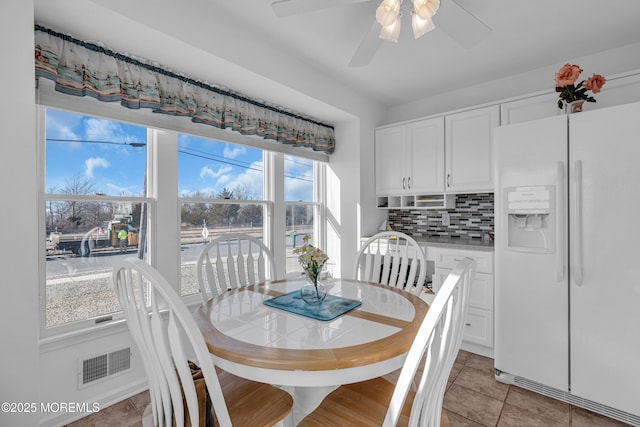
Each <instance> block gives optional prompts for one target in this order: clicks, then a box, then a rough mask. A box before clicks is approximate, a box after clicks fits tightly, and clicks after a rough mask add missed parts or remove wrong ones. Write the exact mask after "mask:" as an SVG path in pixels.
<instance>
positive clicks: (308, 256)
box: [293, 235, 329, 304]
mask: <svg viewBox="0 0 640 427" xmlns="http://www.w3.org/2000/svg"><path fill="white" fill-rule="evenodd" d="M303 240H304V245H302V246H300V247H298V248H295V249H294V250H293V253H294V254H296V255H297V256H298V262H299V263H300V265H301V266H302V269H303V270H304V274H305V276H306V279H307V284H306V285H305V286H303V287H302V288H301V289H300V296H301V297H302V299H303V300H304V301H305V302H306V303H308V304H320V303H321V302H322V301H324V299H325V297H326V296H327V290H326V288H325V286H324V284H323V283H322V282H321V281H320V272H321V270H322V267H323V266H324V264H325V263H326V262H327V260H328V259H329V257H328V256H327V255H326V254H325V253H324V252H322V251H321V250H320V249H318V248H316V247H315V246H313V245H310V244H309V235H305V236H304V239H303Z"/></svg>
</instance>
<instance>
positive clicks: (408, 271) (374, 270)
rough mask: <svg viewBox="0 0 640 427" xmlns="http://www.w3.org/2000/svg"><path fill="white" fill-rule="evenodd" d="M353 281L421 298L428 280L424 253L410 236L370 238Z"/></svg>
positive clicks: (393, 234)
mask: <svg viewBox="0 0 640 427" xmlns="http://www.w3.org/2000/svg"><path fill="white" fill-rule="evenodd" d="M354 271H355V279H359V280H365V281H367V282H375V283H380V284H383V285H389V286H393V287H395V288H400V289H404V290H406V291H409V292H412V293H416V294H418V295H419V294H420V293H421V292H422V286H423V285H424V283H425V279H426V277H427V261H426V258H425V255H424V251H423V249H422V248H421V247H420V245H418V243H417V242H416V241H415V240H414V239H413V238H412V237H411V236H409V235H407V234H404V233H400V232H396V231H384V232H381V233H378V234H376V235H375V236H373V237H371V238H369V239H368V240H367V241H366V242H365V243H364V244H363V245H362V248H361V249H360V251H359V252H358V256H357V258H356V264H355V269H354Z"/></svg>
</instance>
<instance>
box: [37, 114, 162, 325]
mask: <svg viewBox="0 0 640 427" xmlns="http://www.w3.org/2000/svg"><path fill="white" fill-rule="evenodd" d="M36 107H37V108H36V116H37V117H36V127H37V129H36V137H37V147H38V148H37V155H38V175H39V176H38V178H39V179H38V182H39V186H40V188H39V191H38V195H39V200H38V206H39V212H38V232H39V234H38V235H39V236H45V235H46V223H47V218H46V215H47V214H46V211H47V202H48V201H78V202H100V203H120V202H125V203H145V204H146V205H147V207H148V209H147V239H148V240H147V242H146V244H147V247H146V251H145V259H147V262H150V261H151V260H152V259H153V254H154V250H153V249H152V248H154V247H155V223H156V221H154V218H155V217H156V212H157V199H156V198H155V197H150V194H151V191H150V188H149V186H147V189H146V193H147V194H146V195H145V196H107V195H85V194H49V193H47V191H46V178H47V177H46V145H47V141H46V117H47V109H55V110H59V111H65V112H69V113H72V114H82V115H86V116H91V117H99V116H96V115H93V114H91V113H84V112H78V111H71V110H69V109H66V108H57V107H48V106H43V105H37V106H36ZM100 118H102V119H105V120H112V121H117V122H121V120H116V119H109V118H104V117H100ZM135 125H136V126H142V125H139V124H135ZM147 130H148V128H147ZM146 144H147V145H146V157H147V158H146V171H145V174H146V176H147V181H149V180H150V176H151V175H152V171H153V165H154V164H155V161H154V159H155V154H156V149H155V141H154V140H153V138H150V137H149V132H148V131H147V137H146ZM46 259H47V253H46V247H45V245H43V244H40V245H39V249H38V266H39V268H38V270H39V272H40V273H39V275H38V276H39V283H38V289H39V295H40V301H39V309H38V314H39V324H40V335H41V337H43V338H48V337H53V336H58V335H65V334H69V333H73V332H76V331H78V332H81V331H84V330H89V329H92V328H93V327H97V326H99V325H103V324H113V323H119V322H121V321H123V320H124V314H123V313H122V311H121V310H120V311H117V312H114V313H108V314H103V315H100V316H96V317H89V318H86V319H82V320H76V321H71V322H68V323H63V324H60V325H54V326H47V311H46V310H47V289H46V287H47V277H46V275H47V268H46V264H45V263H46V262H47V261H46ZM107 318H108V320H104V319H107Z"/></svg>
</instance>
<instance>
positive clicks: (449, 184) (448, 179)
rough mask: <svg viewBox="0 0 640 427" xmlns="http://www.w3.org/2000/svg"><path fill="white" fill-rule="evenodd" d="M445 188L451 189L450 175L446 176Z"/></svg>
mask: <svg viewBox="0 0 640 427" xmlns="http://www.w3.org/2000/svg"><path fill="white" fill-rule="evenodd" d="M447 187H451V174H450V173H448V174H447Z"/></svg>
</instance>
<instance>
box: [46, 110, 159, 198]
mask: <svg viewBox="0 0 640 427" xmlns="http://www.w3.org/2000/svg"><path fill="white" fill-rule="evenodd" d="M46 121H47V126H46V153H47V156H46V181H45V182H46V184H45V188H46V192H47V193H48V194H85V195H89V194H93V195H112V196H125V195H126V196H130V195H135V196H143V195H144V193H143V191H144V176H145V171H146V159H147V150H146V139H147V129H146V128H144V127H141V126H135V125H130V124H126V123H121V122H115V121H111V120H104V119H99V118H97V117H90V116H83V115H80V114H73V113H68V112H64V111H57V110H47V119H46Z"/></svg>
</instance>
